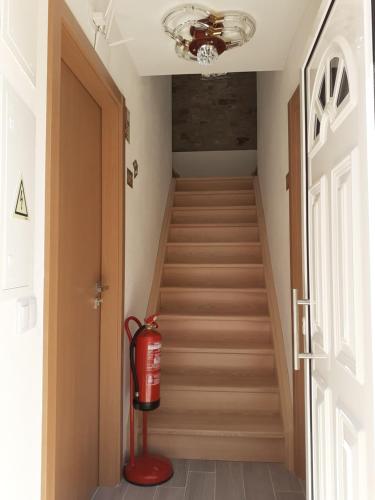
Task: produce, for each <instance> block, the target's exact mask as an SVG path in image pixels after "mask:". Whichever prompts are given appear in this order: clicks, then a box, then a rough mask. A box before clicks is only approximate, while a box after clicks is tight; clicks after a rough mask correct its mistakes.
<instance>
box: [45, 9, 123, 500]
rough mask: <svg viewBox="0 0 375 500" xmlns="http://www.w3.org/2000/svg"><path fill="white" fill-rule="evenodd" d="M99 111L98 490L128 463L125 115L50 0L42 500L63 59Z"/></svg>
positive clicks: (68, 16) (49, 471) (76, 29)
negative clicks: (101, 289) (125, 437)
mask: <svg viewBox="0 0 375 500" xmlns="http://www.w3.org/2000/svg"><path fill="white" fill-rule="evenodd" d="M62 60H63V61H64V63H65V64H66V65H67V66H68V67H69V68H70V69H71V70H72V71H73V73H74V74H75V76H76V77H77V78H78V79H79V80H80V81H81V83H82V84H83V85H84V86H85V88H86V89H87V90H88V92H89V93H90V94H91V95H92V96H93V97H94V99H95V100H96V102H97V103H98V104H99V106H100V107H101V108H102V123H103V128H102V141H103V142H102V179H103V182H102V278H103V282H104V283H105V285H108V286H109V289H108V290H107V291H106V292H105V300H104V302H103V304H102V308H101V326H100V381H99V384H100V388H99V390H100V396H99V400H100V401H99V408H98V411H99V484H101V485H115V484H117V483H118V482H119V480H120V478H121V466H122V459H123V456H122V455H123V444H122V426H123V422H122V413H123V400H122V389H123V381H122V379H123V340H122V339H123V336H122V324H123V315H124V234H125V213H124V206H125V204H124V197H125V190H124V167H123V165H124V153H125V151H124V148H125V141H124V119H123V118H124V109H125V102H124V98H123V96H122V94H121V92H120V91H119V90H118V88H117V87H116V85H115V83H114V82H113V80H112V78H111V76H110V74H109V73H108V71H107V70H106V68H105V67H104V65H103V63H102V62H101V60H100V59H99V56H98V55H97V54H96V52H95V50H94V49H93V48H92V46H91V44H90V42H89V40H88V39H87V38H86V36H85V35H84V33H83V31H82V29H81V28H80V26H79V25H78V22H77V21H76V20H75V18H74V16H73V15H72V13H71V12H70V10H69V9H68V7H67V6H66V4H65V2H64V1H63V0H50V1H49V33H48V69H47V72H48V74H47V137H46V144H47V158H46V198H45V203H46V207H45V213H46V228H45V231H46V233H45V238H46V243H45V293H44V360H43V379H44V380H43V445H42V498H43V499H44V500H54V498H55V486H56V484H55V482H56V474H55V467H56V417H57V415H56V403H57V397H56V389H57V384H58V380H57V361H58V358H59V352H58V351H57V326H58V325H57V314H56V312H57V306H58V299H59V298H58V293H57V288H58V287H56V283H57V280H58V275H59V253H58V234H59V210H60V208H59V187H60V185H59V169H60V164H59V156H60V149H59V148H60V82H61V61H62Z"/></svg>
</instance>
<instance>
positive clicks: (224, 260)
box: [149, 177, 285, 462]
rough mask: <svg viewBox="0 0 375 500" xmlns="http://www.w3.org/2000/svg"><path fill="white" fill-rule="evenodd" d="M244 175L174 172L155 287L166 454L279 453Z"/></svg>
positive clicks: (280, 436) (157, 446) (269, 349)
mask: <svg viewBox="0 0 375 500" xmlns="http://www.w3.org/2000/svg"><path fill="white" fill-rule="evenodd" d="M262 255H263V254H262V247H261V242H260V237H259V226H258V214H257V206H256V197H255V192H254V179H253V178H251V177H248V178H204V179H178V180H177V181H176V191H175V194H174V202H173V208H172V211H171V216H170V224H169V228H168V237H167V243H166V248H165V250H164V265H163V270H162V278H161V286H160V292H159V310H160V313H161V315H160V321H159V324H160V332H161V333H162V336H163V349H162V395H161V408H160V409H159V410H157V411H155V412H152V413H150V414H149V445H150V448H151V449H152V450H154V451H157V452H160V453H163V454H165V455H167V456H169V457H175V458H192V459H193V458H194V459H213V460H215V459H216V460H220V459H222V460H249V461H268V462H270V461H280V462H282V461H284V460H285V434H284V429H283V421H282V418H281V408H280V390H279V386H278V379H277V376H276V370H275V352H274V347H273V342H272V338H273V337H272V324H271V318H270V314H269V297H268V290H267V288H266V284H265V272H264V265H263V258H262Z"/></svg>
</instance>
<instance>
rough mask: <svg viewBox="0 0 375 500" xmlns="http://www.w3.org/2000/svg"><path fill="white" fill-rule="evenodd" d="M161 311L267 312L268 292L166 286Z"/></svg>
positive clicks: (161, 298)
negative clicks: (170, 289) (169, 287)
mask: <svg viewBox="0 0 375 500" xmlns="http://www.w3.org/2000/svg"><path fill="white" fill-rule="evenodd" d="M160 311H161V313H164V314H168V313H169V314H173V313H174V314H185V313H186V314H193V315H209V316H212V315H218V316H222V315H224V316H225V315H248V316H250V315H251V316H266V315H267V314H268V305H267V294H266V293H262V292H257V291H255V292H245V291H244V292H240V291H232V290H229V291H210V290H199V289H197V290H187V291H176V289H174V290H172V291H165V290H162V291H161V295H160Z"/></svg>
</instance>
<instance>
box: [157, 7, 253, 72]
mask: <svg viewBox="0 0 375 500" xmlns="http://www.w3.org/2000/svg"><path fill="white" fill-rule="evenodd" d="M162 24H163V28H164V31H165V32H166V33H167V35H168V36H170V38H172V39H173V40H174V41H175V43H176V53H177V55H178V56H179V57H181V58H183V59H186V60H188V61H197V62H198V63H199V64H204V65H208V64H212V63H213V62H215V61H216V60H217V58H218V57H219V56H220V55H221V54H222V53H223V52H225V51H226V50H229V49H233V48H235V47H240V46H241V45H244V44H245V43H246V42H248V41H249V40H250V39H251V38H252V37H253V36H254V34H255V30H256V25H255V21H254V19H253V18H252V17H251V16H249V15H248V14H246V13H244V12H238V11H225V12H221V13H215V12H212V11H211V10H210V9H208V8H207V7H203V6H200V5H195V4H186V5H180V6H178V7H176V8H174V9H173V10H171V11H170V12H168V14H167V15H166V16H165V17H164V19H163V21H162Z"/></svg>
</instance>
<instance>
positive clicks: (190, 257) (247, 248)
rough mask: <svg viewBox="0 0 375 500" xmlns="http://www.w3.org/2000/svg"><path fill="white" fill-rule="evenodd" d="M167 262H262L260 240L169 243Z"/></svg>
mask: <svg viewBox="0 0 375 500" xmlns="http://www.w3.org/2000/svg"><path fill="white" fill-rule="evenodd" d="M165 259H166V260H165V262H166V263H191V264H193V263H195V264H206V263H212V264H215V263H217V264H252V263H256V264H257V263H261V262H262V249H261V245H260V243H259V242H253V243H249V242H241V243H167V249H166V256H165Z"/></svg>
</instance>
